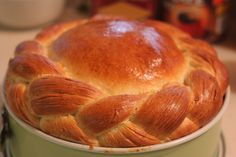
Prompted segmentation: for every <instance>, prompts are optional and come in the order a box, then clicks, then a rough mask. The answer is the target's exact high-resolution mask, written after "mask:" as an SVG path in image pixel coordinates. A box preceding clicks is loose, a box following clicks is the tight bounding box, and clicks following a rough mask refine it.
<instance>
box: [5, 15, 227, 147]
mask: <svg viewBox="0 0 236 157" xmlns="http://www.w3.org/2000/svg"><path fill="white" fill-rule="evenodd" d="M227 85H228V74H227V71H226V69H225V67H224V66H223V64H222V63H221V62H220V61H219V59H218V57H217V55H216V52H215V50H214V49H213V48H212V47H211V46H210V45H209V44H207V43H206V42H204V41H201V40H196V39H193V38H191V37H190V36H189V35H187V34H185V33H183V32H182V31H180V30H178V29H176V28H174V27H172V26H170V25H168V24H164V23H161V22H158V21H151V20H147V21H142V22H140V21H131V20H128V19H124V18H115V17H102V16H97V17H94V18H92V19H89V20H78V21H73V22H68V23H62V24H57V25H54V26H50V27H48V28H45V29H44V30H43V31H41V32H40V33H39V34H38V35H37V36H36V38H35V39H34V40H30V41H25V42H22V43H21V44H19V45H18V46H17V48H16V50H15V57H14V58H13V59H11V60H10V62H9V68H8V71H7V75H6V81H5V96H6V99H7V102H8V104H9V105H10V107H11V109H12V110H13V112H14V113H15V114H16V115H17V116H18V117H19V118H20V119H22V120H24V121H25V122H27V123H28V124H30V125H32V126H34V127H35V128H38V129H40V130H42V131H44V132H46V133H48V134H50V135H52V136H55V137H58V138H62V139H65V140H69V141H73V142H77V143H82V144H87V145H90V146H103V147H137V146H146V145H152V144H158V143H164V142H168V141H170V140H174V139H177V138H180V137H183V136H185V135H188V134H190V133H192V132H194V131H196V130H197V129H199V128H201V127H202V126H204V125H205V124H206V123H208V122H209V121H210V120H211V119H212V118H213V117H214V116H215V115H216V114H217V113H218V111H219V110H220V109H221V106H222V100H223V95H224V93H225V90H226V87H227Z"/></svg>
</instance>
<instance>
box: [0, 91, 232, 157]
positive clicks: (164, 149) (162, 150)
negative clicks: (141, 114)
mask: <svg viewBox="0 0 236 157" xmlns="http://www.w3.org/2000/svg"><path fill="white" fill-rule="evenodd" d="M229 98H230V88H229V87H228V89H227V92H226V94H225V97H224V104H223V106H222V108H221V110H220V112H219V113H218V114H217V115H216V116H215V117H214V118H213V119H212V120H211V121H210V122H209V123H208V124H207V125H205V126H204V127H202V128H201V129H199V130H197V131H196V132H194V133H192V134H190V135H187V136H185V137H182V138H180V139H177V140H174V141H171V142H168V143H164V144H157V145H151V146H145V147H136V148H104V147H93V148H91V147H89V146H86V145H81V144H76V143H72V142H67V141H64V140H61V139H58V138H55V137H52V136H50V135H47V134H45V133H43V132H41V131H39V130H37V129H35V128H33V127H31V126H29V125H28V124H26V123H24V122H23V121H21V120H20V119H19V118H17V117H16V116H15V115H14V114H13V113H12V111H11V109H10V108H9V107H8V105H5V108H6V110H7V113H8V118H9V129H10V135H9V137H8V138H7V139H6V142H5V144H7V145H8V147H9V152H10V154H11V156H12V157H32V156H34V157H42V156H44V157H51V156H57V157H65V156H69V157H78V156H79V157H88V156H89V157H106V156H111V157H112V156H114V157H115V156H122V157H132V156H135V157H147V156H148V157H190V156H191V157H218V154H217V149H218V145H219V142H220V133H221V125H220V124H221V119H222V116H223V114H224V112H225V110H226V108H227V105H228V104H229ZM3 99H4V96H3ZM4 103H5V104H6V102H4Z"/></svg>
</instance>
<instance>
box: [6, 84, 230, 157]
mask: <svg viewBox="0 0 236 157" xmlns="http://www.w3.org/2000/svg"><path fill="white" fill-rule="evenodd" d="M2 98H3V103H4V106H5V108H6V109H7V111H8V113H9V114H10V116H11V117H12V118H13V119H14V120H15V121H16V122H17V123H18V124H19V125H20V126H21V127H23V128H24V129H25V130H27V131H28V132H30V133H31V134H34V135H36V136H39V137H41V138H42V139H44V140H46V141H48V142H51V143H54V144H58V145H60V146H64V147H66V148H70V149H75V150H82V151H87V152H93V153H106V154H131V153H144V152H151V151H157V150H164V149H168V148H171V147H175V146H177V145H181V144H184V143H187V142H189V141H191V140H193V139H195V138H197V137H199V136H201V135H202V134H204V133H205V132H207V131H208V130H209V129H210V128H212V127H213V126H214V125H215V124H216V123H217V122H218V121H220V120H221V118H222V116H223V114H224V112H225V110H226V108H227V106H228V104H229V99H230V86H228V88H227V90H226V93H225V97H224V101H223V105H222V107H221V110H220V111H219V112H218V113H217V115H216V116H215V117H214V118H213V119H212V120H211V121H210V122H208V124H206V125H205V126H203V127H202V128H200V129H198V130H197V131H195V132H193V133H192V134H189V135H186V136H184V137H181V138H179V139H176V140H173V141H170V142H166V143H162V144H155V145H150V146H143V147H132V148H109V147H99V146H94V147H91V146H88V145H83V144H79V143H74V142H70V141H65V140H63V139H59V138H56V137H53V136H51V135H48V134H46V133H44V132H42V131H40V130H38V129H36V128H34V127H32V126H30V125H29V124H27V123H25V122H24V121H22V120H21V119H19V118H18V117H16V116H15V115H14V114H13V112H12V111H11V109H10V108H9V105H6V104H7V103H6V100H5V96H4V92H2Z"/></svg>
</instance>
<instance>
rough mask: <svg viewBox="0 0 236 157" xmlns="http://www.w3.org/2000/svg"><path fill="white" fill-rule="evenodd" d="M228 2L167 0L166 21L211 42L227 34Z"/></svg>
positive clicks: (215, 0)
mask: <svg viewBox="0 0 236 157" xmlns="http://www.w3.org/2000/svg"><path fill="white" fill-rule="evenodd" d="M226 2H227V0H198V1H195V0H188V1H187V0H186V1H184V0H166V1H165V3H164V8H165V9H164V10H165V11H164V20H165V21H167V22H169V23H171V24H172V25H174V26H176V27H178V28H180V29H182V30H183V31H185V32H187V33H189V34H190V35H192V36H193V37H195V38H201V39H205V40H208V41H210V42H215V41H218V40H219V39H221V37H222V35H223V34H224V33H225V23H226V10H227V3H226Z"/></svg>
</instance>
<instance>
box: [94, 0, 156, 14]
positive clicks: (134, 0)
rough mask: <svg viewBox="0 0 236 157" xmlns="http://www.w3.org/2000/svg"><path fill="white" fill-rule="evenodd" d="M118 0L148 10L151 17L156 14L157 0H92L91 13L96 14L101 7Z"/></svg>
mask: <svg viewBox="0 0 236 157" xmlns="http://www.w3.org/2000/svg"><path fill="white" fill-rule="evenodd" d="M120 1H121V2H127V3H129V4H132V5H135V6H138V7H141V8H144V9H147V10H149V11H150V12H151V17H152V18H154V17H155V16H156V9H157V4H158V1H159V0H92V14H96V13H97V12H98V10H99V9H100V8H101V7H104V6H108V5H111V4H114V3H116V2H120Z"/></svg>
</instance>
